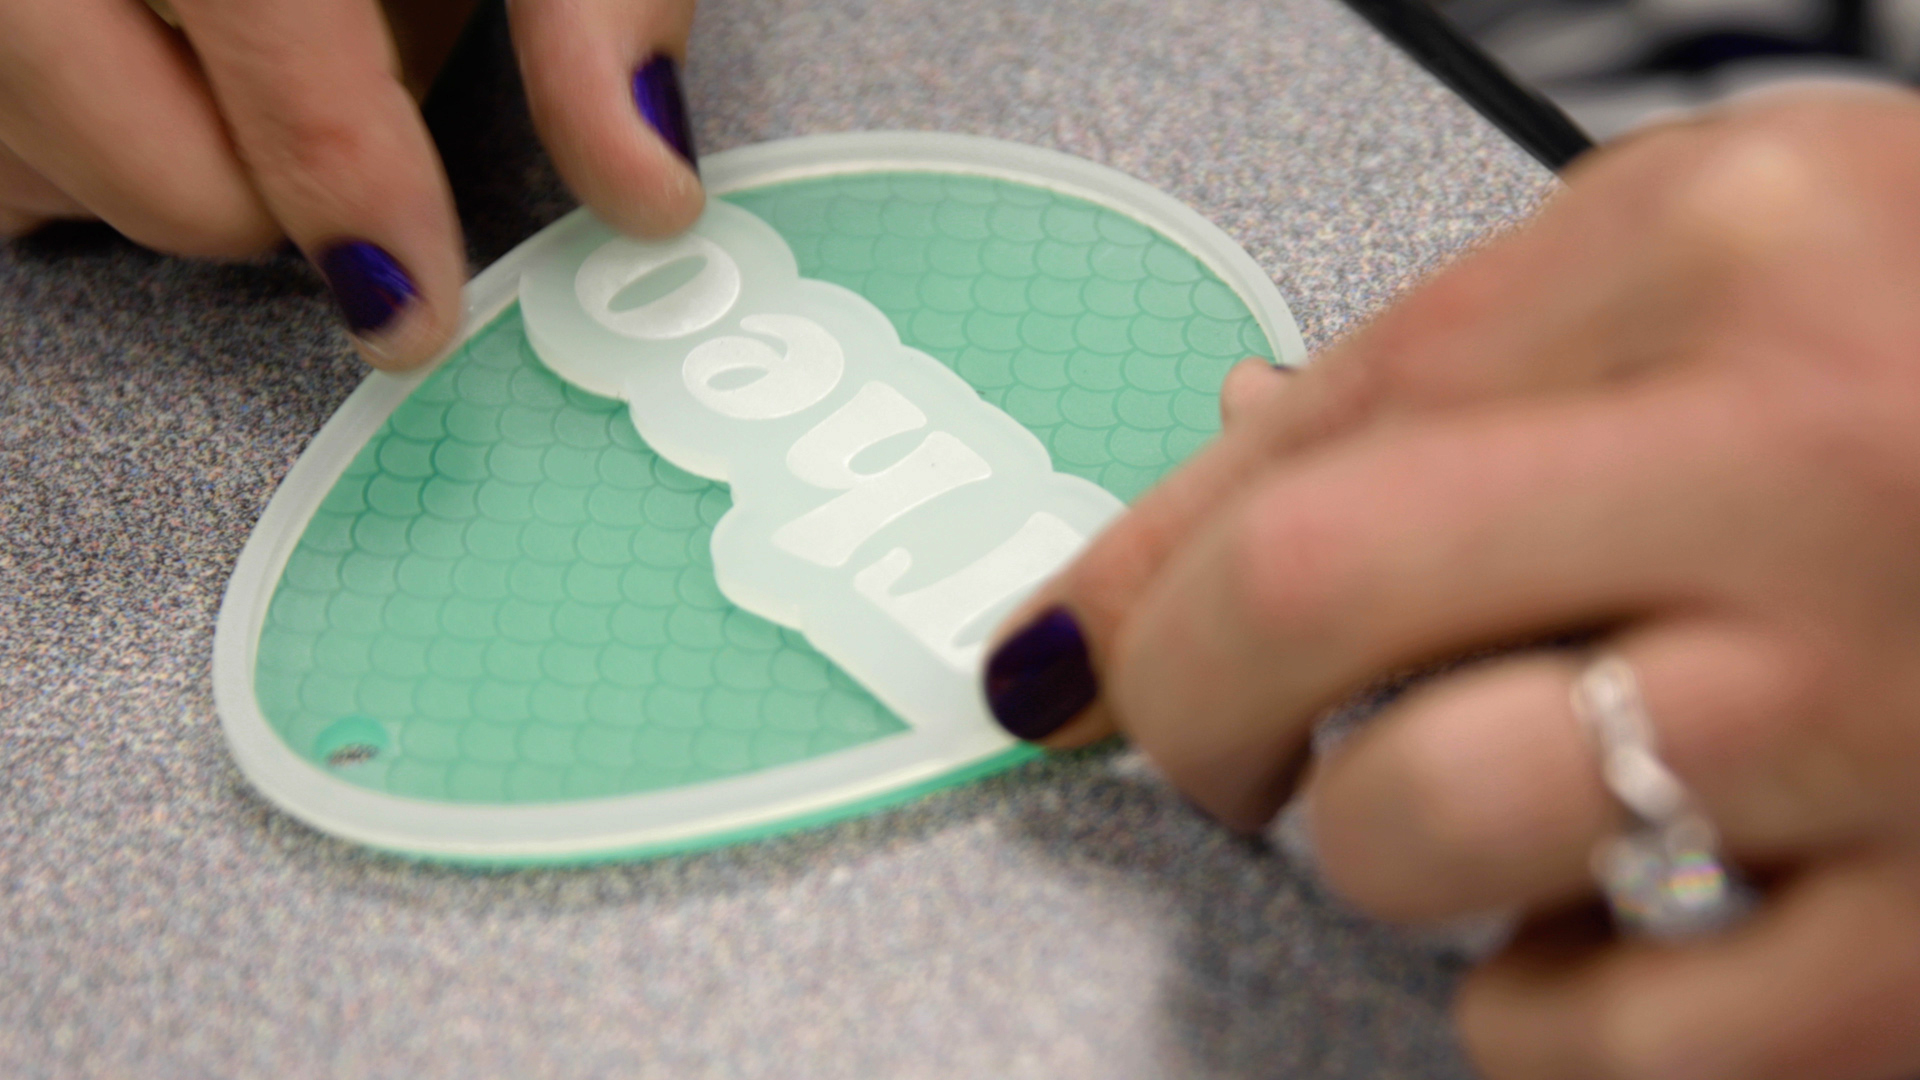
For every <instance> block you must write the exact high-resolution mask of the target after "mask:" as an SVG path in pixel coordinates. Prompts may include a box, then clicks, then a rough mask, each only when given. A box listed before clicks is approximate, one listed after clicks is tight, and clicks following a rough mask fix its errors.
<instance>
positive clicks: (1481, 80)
mask: <svg viewBox="0 0 1920 1080" xmlns="http://www.w3.org/2000/svg"><path fill="white" fill-rule="evenodd" d="M1346 4H1347V6H1348V7H1349V8H1352V9H1353V11H1354V12H1355V13H1356V14H1358V15H1359V16H1360V17H1362V18H1364V19H1366V20H1367V21H1368V22H1370V23H1372V24H1373V27H1374V29H1376V30H1378V31H1380V33H1381V34H1382V35H1383V36H1385V37H1386V38H1387V40H1389V41H1391V42H1393V43H1394V44H1395V45H1397V46H1399V47H1400V50H1401V51H1402V52H1404V53H1406V54H1407V55H1408V56H1411V57H1412V58H1413V59H1414V60H1416V61H1418V62H1419V64H1420V66H1421V67H1424V68H1426V69H1427V71H1429V72H1431V73H1432V74H1433V76H1434V77H1435V78H1437V79H1439V80H1440V81H1441V82H1443V83H1445V84H1446V86H1447V88H1448V89H1450V90H1452V91H1453V92H1454V93H1456V94H1459V95H1460V96H1461V97H1462V98H1465V99H1466V101H1467V103H1468V104H1469V105H1472V106H1473V107H1474V108H1475V109H1478V110H1479V111H1480V115H1482V116H1484V117H1486V118H1487V119H1488V120H1489V121H1491V122H1492V123H1493V125H1494V126H1495V127H1497V128H1499V129H1500V130H1501V131H1502V132H1505V133H1506V136H1507V137H1508V138H1510V139H1512V140H1513V141H1514V142H1516V143H1519V144H1520V146H1521V148H1522V149H1524V150H1526V151H1527V153H1529V154H1532V155H1533V156H1534V157H1535V158H1536V159H1537V160H1538V161H1539V162H1540V163H1541V164H1542V165H1545V166H1546V167H1547V168H1549V169H1552V170H1553V171H1555V172H1559V171H1561V170H1562V169H1564V168H1566V166H1567V164H1568V163H1569V162H1571V161H1572V160H1573V159H1574V158H1576V157H1579V156H1580V155H1581V154H1583V153H1585V152H1586V151H1588V150H1591V149H1593V140H1592V139H1591V138H1589V137H1588V136H1587V133H1586V132H1584V131H1582V130H1580V125H1578V124H1576V123H1574V122H1573V120H1572V119H1571V118H1569V117H1568V116H1567V114H1566V113H1564V112H1561V111H1560V107H1559V106H1557V105H1555V104H1554V103H1553V102H1551V101H1548V100H1547V99H1546V98H1545V97H1542V96H1541V95H1540V94H1539V93H1537V92H1535V91H1533V90H1531V89H1528V88H1527V87H1525V86H1523V85H1521V84H1520V82H1518V81H1517V80H1515V79H1514V77H1513V76H1512V75H1511V74H1509V73H1508V72H1507V70H1506V69H1505V68H1503V67H1501V66H1500V64H1499V62H1498V61H1496V60H1494V59H1493V58H1492V57H1490V56H1488V55H1487V54H1486V53H1485V52H1483V51H1481V49H1480V47H1479V46H1478V45H1475V44H1474V43H1473V42H1471V41H1469V40H1467V38H1466V36H1465V35H1463V34H1461V33H1460V31H1459V30H1457V29H1455V28H1454V26H1453V24H1452V23H1450V22H1448V21H1447V20H1446V19H1445V18H1444V17H1443V16H1442V15H1441V14H1440V13H1439V12H1437V11H1435V10H1434V9H1433V6H1432V5H1431V4H1429V3H1428V2H1427V0H1346Z"/></svg>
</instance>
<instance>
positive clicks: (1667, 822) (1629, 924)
mask: <svg viewBox="0 0 1920 1080" xmlns="http://www.w3.org/2000/svg"><path fill="white" fill-rule="evenodd" d="M1573 709H1574V713H1575V715H1577V716H1578V717H1579V718H1580V720H1581V723H1583V724H1584V725H1585V726H1586V729H1587V732H1588V734H1589V735H1590V736H1591V737H1592V738H1593V741H1594V745H1595V747H1596V748H1597V749H1598V750H1599V752H1600V772H1601V776H1602V779H1603V780H1604V781H1605V783H1606V786H1607V790H1608V791H1610V792H1611V793H1612V794H1613V797H1614V798H1615V799H1617V800H1618V801H1619V802H1620V805H1621V806H1622V808H1624V809H1625V810H1626V813H1627V817H1628V824H1627V827H1626V829H1625V830H1624V831H1622V832H1621V833H1620V834H1618V835H1616V836H1612V837H1609V838H1608V839H1606V840H1603V841H1601V842H1600V844H1599V845H1598V846H1597V847H1596V848H1595V849H1594V853H1593V871H1594V876H1595V878H1596V879H1598V881H1599V885H1600V889H1601V891H1602V892H1603V893H1604V894H1605V895H1606V899H1607V906H1608V907H1609V908H1610V909H1611V910H1612V912H1613V919H1614V924H1615V926H1616V927H1618V928H1619V929H1620V930H1621V932H1623V933H1626V934H1629V935H1633V936H1638V937H1646V938H1652V939H1656V940H1661V941H1683V940H1687V939H1691V938H1698V937H1701V936H1704V935H1708V934H1714V933H1718V932H1720V931H1722V930H1725V929H1727V928H1728V927H1730V926H1732V925H1733V924H1734V923H1736V922H1738V921H1740V919H1741V918H1743V917H1744V916H1746V915H1747V914H1748V913H1749V912H1750V911H1751V910H1752V909H1753V907H1754V903H1755V896H1754V894H1753V892H1752V890H1751V889H1750V888H1749V887H1748V886H1747V885H1746V884H1745V883H1744V882H1743V881H1742V880H1741V879H1740V878H1739V876H1738V875H1737V873H1736V872H1734V871H1733V870H1732V869H1731V868H1729V867H1728V866H1727V865H1726V863H1725V862H1723V861H1722V859H1721V856H1720V844H1719V835H1718V832H1717V831H1716V830H1715V829H1714V827H1713V823H1712V822H1711V821H1710V820H1708V818H1707V816H1706V815H1705V814H1704V813H1702V812H1701V810H1700V809H1699V806H1698V804H1697V802H1696V801H1695V799H1694V797H1693V793H1692V792H1690V791H1689V790H1688V789H1687V787H1686V785H1685V784H1683V783H1682V782H1681V781H1680V778H1679V777H1678V776H1676V775H1674V773H1673V770H1672V769H1669V768H1668V767H1667V765H1666V763H1665V762H1664V761H1662V760H1661V759H1660V756H1659V753H1658V746H1657V743H1656V739H1655V734H1654V727H1653V721H1652V718H1651V717H1650V716H1649V715H1648V714H1647V707H1646V703H1645V700H1644V699H1643V698H1642V697H1641V694H1640V680H1639V679H1638V678H1637V677H1635V675H1634V671H1633V668H1632V667H1631V666H1630V665H1629V664H1628V663H1627V662H1626V660H1624V659H1622V658H1621V657H1619V656H1617V655H1614V654H1611V653H1603V654H1601V655H1599V656H1597V657H1595V658H1594V659H1593V660H1592V662H1590V663H1589V664H1588V665H1587V666H1586V667H1585V668H1584V669H1582V670H1581V672H1580V674H1579V675H1578V676H1577V677H1576V678H1575V679H1574V682H1573Z"/></svg>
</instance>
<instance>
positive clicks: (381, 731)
mask: <svg viewBox="0 0 1920 1080" xmlns="http://www.w3.org/2000/svg"><path fill="white" fill-rule="evenodd" d="M392 746H393V740H392V739H391V737H389V736H388V734H387V729H386V727H385V726H384V725H382V724H381V723H380V722H379V721H378V720H375V719H373V718H372V717H370V716H346V717H342V718H340V719H339V720H336V721H334V722H333V723H332V724H329V725H327V729H326V730H325V731H322V732H321V733H320V736H319V738H317V739H315V740H313V756H314V757H316V758H318V759H319V760H320V761H321V762H322V763H324V764H325V765H326V766H327V767H328V768H330V769H350V768H353V767H354V766H356V765H365V764H367V763H369V762H371V761H373V760H374V759H376V758H378V757H380V756H381V755H382V754H385V753H386V752H387V751H388V750H389V749H390V748H391V747H392Z"/></svg>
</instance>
